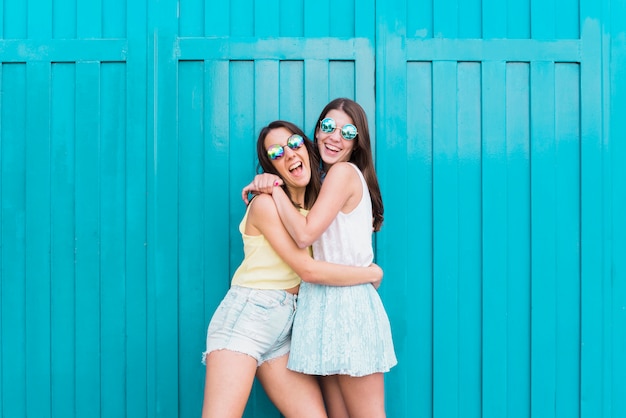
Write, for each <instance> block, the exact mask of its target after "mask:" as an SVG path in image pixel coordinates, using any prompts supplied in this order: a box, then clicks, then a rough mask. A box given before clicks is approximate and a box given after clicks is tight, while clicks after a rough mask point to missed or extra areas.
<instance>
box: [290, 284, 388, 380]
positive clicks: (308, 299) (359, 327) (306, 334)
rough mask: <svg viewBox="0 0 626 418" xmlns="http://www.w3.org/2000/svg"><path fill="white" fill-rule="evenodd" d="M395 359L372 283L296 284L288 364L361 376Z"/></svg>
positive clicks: (310, 370)
mask: <svg viewBox="0 0 626 418" xmlns="http://www.w3.org/2000/svg"><path fill="white" fill-rule="evenodd" d="M397 362H398V361H397V359H396V355H395V352H394V348H393V340H392V338H391V326H390V325H389V318H388V317H387V313H386V312H385V308H384V307H383V304H382V301H381V300H380V296H379V295H378V292H377V291H376V289H374V286H372V285H371V284H363V285H358V286H347V287H338V286H323V285H316V284H311V283H305V282H303V283H302V284H301V285H300V291H299V294H298V305H297V309H296V317H295V319H294V324H293V330H292V336H291V352H290V354H289V362H288V364H287V367H288V368H289V369H291V370H293V371H297V372H300V373H306V374H313V375H322V376H326V375H332V374H347V375H350V376H366V375H369V374H372V373H379V372H387V371H389V369H391V368H392V367H393V366H395V365H396V364H397Z"/></svg>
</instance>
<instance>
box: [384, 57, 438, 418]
mask: <svg viewBox="0 0 626 418" xmlns="http://www.w3.org/2000/svg"><path fill="white" fill-rule="evenodd" d="M406 74H407V81H406V85H407V92H406V94H407V97H412V98H414V99H412V100H409V101H408V102H407V104H406V117H405V118H404V119H405V120H406V124H407V128H406V129H407V135H406V138H407V143H406V169H405V170H406V172H397V173H394V174H393V175H391V177H390V178H389V179H388V180H387V181H388V182H387V183H386V184H387V189H386V190H387V191H386V199H385V204H386V206H385V208H386V212H387V213H390V215H386V216H385V218H386V219H385V222H386V223H387V226H386V228H390V227H393V231H392V232H393V233H389V234H386V235H385V237H387V236H390V237H391V238H390V240H389V241H390V242H389V243H388V244H387V243H385V244H384V245H381V246H380V247H379V248H381V249H379V250H378V253H383V254H386V253H387V252H386V251H385V248H387V246H388V245H394V248H393V249H392V251H391V252H392V253H395V252H396V251H401V249H402V248H405V250H404V251H406V254H403V253H401V254H399V255H398V257H400V258H399V259H395V257H394V256H393V255H390V257H391V258H392V259H393V260H394V261H393V263H390V262H387V263H386V264H385V266H384V267H385V275H386V277H387V278H390V279H391V280H389V284H385V288H387V289H389V291H387V292H386V293H385V294H386V295H387V296H388V298H389V299H390V300H392V301H393V302H391V303H389V304H386V307H387V309H388V311H389V312H390V314H393V320H394V322H393V325H394V326H395V327H394V328H392V331H393V336H394V341H396V342H402V344H398V345H396V354H397V355H398V357H399V359H398V366H397V367H396V368H395V369H394V370H392V372H391V375H390V376H391V377H397V376H401V380H400V379H399V378H395V379H393V380H392V381H391V383H395V384H394V385H393V386H391V387H390V390H389V391H388V393H389V395H390V396H388V397H387V399H388V401H387V405H388V408H389V412H390V414H389V415H390V416H391V415H393V416H409V414H408V413H409V412H410V411H413V412H414V413H415V414H416V415H418V416H432V415H433V405H432V399H433V387H432V382H433V364H432V359H433V222H432V221H433V195H432V185H433V172H432V169H433V164H432V163H433V132H432V130H433V126H432V115H433V109H432V104H433V91H432V64H431V63H430V62H409V63H407V72H406ZM397 123H400V121H398V122H397ZM385 126H386V124H383V127H382V128H381V129H380V130H381V131H382V129H385ZM384 133H385V134H386V135H392V134H391V133H390V132H386V131H384ZM386 139H387V137H386V136H383V137H382V138H381V142H380V143H381V144H383V145H381V146H380V147H379V158H380V155H384V154H386V145H384V144H386V143H387V140H386ZM401 145H402V144H401V143H400V144H398V149H397V150H396V151H394V152H392V153H391V154H390V155H389V159H388V160H385V161H384V162H383V161H381V162H380V163H379V164H380V165H379V167H380V172H381V173H386V172H388V171H390V170H391V169H390V167H395V166H400V168H399V169H404V167H402V165H401V164H402V161H403V160H404V158H403V156H402V155H401V154H402V152H401V151H400V149H401V148H400V146H401ZM409 173H410V174H409ZM399 176H403V177H402V178H410V179H411V180H410V186H409V183H408V182H407V184H401V185H400V186H401V187H395V186H393V187H392V185H394V184H396V181H397V180H396V179H397V178H399ZM386 177H389V176H386ZM403 187H407V188H410V189H412V191H411V192H410V193H404V191H403ZM388 201H389V202H391V204H387V202H388ZM396 219H397V220H396ZM407 231H416V233H415V234H411V236H410V237H409V235H408V233H407ZM381 234H382V233H381ZM398 237H399V238H401V241H400V242H399V243H398V244H397V246H396V244H392V243H394V242H396V241H397V238H398ZM401 257H405V258H403V259H404V260H407V259H409V258H410V259H411V260H413V261H412V263H411V266H410V268H408V267H409V266H408V265H407V263H406V262H401V261H400V260H401V259H402V258H401ZM387 271H389V273H391V274H388V273H387ZM392 274H393V275H392ZM400 274H401V276H400V277H396V276H395V275H400ZM398 279H402V280H398ZM396 282H399V283H398V284H396ZM396 295H406V297H403V298H397V296H396ZM398 299H399V300H398ZM398 302H400V306H397V305H398ZM390 380H391V379H390ZM398 392H400V393H401V395H402V396H401V397H398V395H397V393H398ZM398 401H400V404H396V403H397V402H398Z"/></svg>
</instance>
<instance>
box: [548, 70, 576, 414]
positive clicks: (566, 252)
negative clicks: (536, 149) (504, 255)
mask: <svg viewBox="0 0 626 418" xmlns="http://www.w3.org/2000/svg"><path fill="white" fill-rule="evenodd" d="M554 81H555V97H556V103H555V112H556V120H555V132H556V138H557V143H556V151H557V155H556V182H557V188H556V204H557V206H556V211H557V213H558V214H559V215H558V216H557V219H556V232H557V238H558V240H557V248H556V257H557V260H558V264H557V272H556V274H557V275H556V286H557V300H556V307H557V317H556V339H557V348H558V356H557V358H556V378H557V382H558V385H557V387H556V411H557V415H558V416H579V415H580V409H579V408H580V405H579V404H578V402H572V400H574V399H580V392H579V382H580V362H579V360H580V350H579V346H580V320H579V318H580V314H581V308H580V305H579V303H580V296H581V295H580V270H579V267H580V264H579V262H580V249H579V248H580V247H579V243H580V212H579V208H580V181H579V179H580V174H581V173H580V90H579V86H580V73H579V66H578V64H566V63H562V64H557V65H556V68H555V80H554Z"/></svg>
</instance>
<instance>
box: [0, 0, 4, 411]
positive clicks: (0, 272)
mask: <svg viewBox="0 0 626 418" xmlns="http://www.w3.org/2000/svg"><path fill="white" fill-rule="evenodd" d="M0 6H2V1H1V0H0ZM2 9H3V8H2V7H0V31H1V30H2ZM0 33H1V32H0ZM2 69H3V63H1V62H0V90H2V91H4V90H3V89H2V83H3V81H4V78H3V76H2ZM4 106H5V104H4V102H3V101H2V97H0V174H2V175H4V164H3V159H2V155H3V152H2V148H3V144H2V142H3V141H2V138H4V131H3V129H2V117H3V116H4V113H3V109H4ZM2 178H3V176H0V303H1V302H2V300H3V296H2V279H3V278H4V252H3V251H2V248H3V245H2V243H3V242H4V233H3V229H4V228H3V227H4V205H2V203H1V202H3V201H4V195H3V193H2V190H3V187H2V186H3V181H2ZM2 314H3V310H2V306H0V338H4V333H3V331H2V328H3V327H2V325H3V324H4V320H3V315H2ZM3 354H4V352H3V350H2V347H0V416H1V415H2V414H3V412H2V398H3V396H4V363H3V361H2V356H3Z"/></svg>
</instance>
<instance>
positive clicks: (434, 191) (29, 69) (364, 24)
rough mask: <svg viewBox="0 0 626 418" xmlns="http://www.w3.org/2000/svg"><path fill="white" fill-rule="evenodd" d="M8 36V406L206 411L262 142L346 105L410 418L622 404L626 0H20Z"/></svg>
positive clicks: (82, 412) (4, 50) (2, 322)
mask: <svg viewBox="0 0 626 418" xmlns="http://www.w3.org/2000/svg"><path fill="white" fill-rule="evenodd" d="M0 34H1V38H0V62H1V66H0V175H1V177H0V416H2V417H3V418H14V417H15V418H21V417H34V416H37V417H63V418H65V417H81V418H82V417H89V418H91V417H98V416H100V417H116V418H117V417H125V416H126V417H133V418H135V417H167V418H169V417H196V416H199V412H200V407H201V402H202V389H203V378H204V368H203V366H202V365H201V363H200V355H201V352H202V350H203V346H204V338H205V332H206V326H207V324H208V321H209V319H210V317H211V314H212V313H213V310H214V309H215V307H216V306H217V304H218V303H219V301H220V300H221V298H222V296H223V295H224V293H225V292H226V289H227V288H228V285H229V280H230V276H231V274H232V272H233V271H234V269H235V268H236V267H237V265H238V263H239V261H240V259H241V256H242V250H241V240H240V236H239V233H238V232H237V225H238V223H239V221H240V218H241V216H242V214H243V211H244V206H243V204H242V203H241V201H240V197H239V195H240V193H239V192H240V190H241V187H242V186H243V185H244V184H245V183H246V182H247V180H248V179H250V178H251V176H252V175H253V174H254V173H255V170H256V161H255V148H254V142H255V139H256V135H257V133H258V131H259V129H260V128H261V127H262V126H263V125H265V124H266V123H268V122H269V121H271V120H273V119H277V118H283V119H288V120H291V121H293V122H295V123H297V124H299V125H301V126H302V127H303V128H304V129H305V131H306V132H312V130H313V123H314V121H315V118H316V117H317V115H318V113H319V111H320V109H321V108H322V107H323V106H324V105H325V104H326V102H327V101H329V100H330V99H332V98H334V97H337V96H348V97H352V98H354V99H356V100H357V101H359V102H360V103H361V104H362V105H363V106H364V108H365V109H366V111H367V113H368V115H369V117H370V124H371V129H372V131H373V132H375V138H374V143H375V155H376V163H377V169H378V173H379V177H380V181H381V187H382V192H383V198H384V202H385V208H386V212H385V224H384V226H383V229H382V231H381V232H380V233H378V234H377V237H376V256H377V261H378V263H379V264H381V265H382V266H383V268H384V269H385V279H384V282H383V286H382V287H381V293H382V296H383V299H384V302H385V305H386V307H387V309H388V312H389V315H390V318H391V322H392V328H393V333H394V340H395V344H396V349H397V354H398V357H399V365H398V366H397V367H395V368H394V369H393V370H392V371H391V372H390V373H389V374H388V375H387V377H386V386H387V410H388V416H389V417H390V418H396V417H411V418H412V417H437V418H448V417H463V418H465V417H486V418H487V417H493V418H501V417H529V416H532V417H541V418H543V417H567V418H569V417H593V418H595V417H602V418H609V417H610V418H618V417H623V416H626V382H625V377H626V271H625V268H626V257H625V256H624V255H625V254H626V220H625V217H624V213H626V166H625V165H624V164H623V161H624V160H625V159H626V140H625V138H626V123H625V122H624V120H623V119H624V118H623V115H624V113H625V112H626V80H625V79H624V77H622V76H621V75H622V74H623V73H624V71H626V2H625V1H624V0H602V1H598V2H596V1H593V0H579V1H574V0H546V1H541V2H531V1H530V0H508V1H496V0H483V1H478V0H433V1H430V2H426V1H421V0H420V1H402V0H385V1H375V0H351V1H347V0H333V1H330V0H323V1H310V0H299V1H287V0H282V1H281V0H264V1H261V0H257V1H254V0H230V1H227V0H223V1H213V0H210V1H203V0H179V1H176V0H151V1H148V0H106V1H105V0H55V1H52V0H28V1H26V0H0ZM278 416H279V414H278V413H277V412H276V410H275V409H274V408H273V407H272V405H271V404H270V403H269V401H268V400H267V398H266V397H265V395H264V393H263V391H262V389H261V388H260V387H256V388H255V390H254V393H253V394H252V397H251V399H250V402H249V405H248V408H247V410H246V417H260V418H265V417H278Z"/></svg>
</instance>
